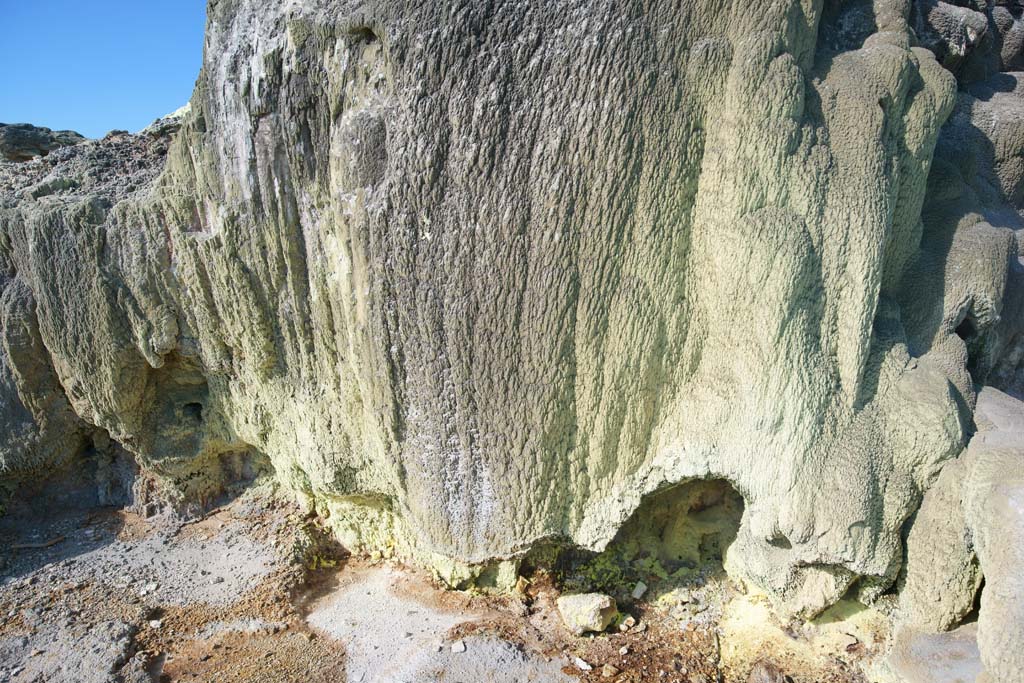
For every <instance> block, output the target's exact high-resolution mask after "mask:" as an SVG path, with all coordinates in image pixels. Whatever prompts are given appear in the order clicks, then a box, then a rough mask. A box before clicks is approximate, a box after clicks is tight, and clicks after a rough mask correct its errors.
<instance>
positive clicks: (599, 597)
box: [558, 593, 619, 636]
mask: <svg viewBox="0 0 1024 683" xmlns="http://www.w3.org/2000/svg"><path fill="white" fill-rule="evenodd" d="M558 613H559V614H561V615H562V621H564V622H565V625H566V626H567V627H568V628H569V630H570V631H572V632H573V633H574V634H576V635H578V636H580V635H583V634H584V633H587V632H594V633H600V632H601V631H604V630H605V629H606V628H608V626H609V625H611V623H612V621H614V620H615V616H616V615H617V614H618V613H619V610H618V607H617V606H616V605H615V599H614V598H612V597H611V596H608V595H604V594H603V593H579V594H576V595H563V596H562V597H560V598H558Z"/></svg>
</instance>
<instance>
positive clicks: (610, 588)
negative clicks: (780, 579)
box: [556, 479, 744, 601]
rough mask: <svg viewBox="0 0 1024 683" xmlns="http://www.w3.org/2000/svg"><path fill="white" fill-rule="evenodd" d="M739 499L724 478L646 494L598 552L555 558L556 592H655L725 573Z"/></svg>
mask: <svg viewBox="0 0 1024 683" xmlns="http://www.w3.org/2000/svg"><path fill="white" fill-rule="evenodd" d="M743 508H744V501H743V497H742V496H741V495H740V494H739V492H737V491H736V489H735V488H733V486H732V485H731V484H730V483H729V482H728V481H726V480H724V479H707V480H694V481H688V482H683V483H681V484H676V485H673V486H670V487H668V488H665V489H661V490H659V491H655V492H653V493H651V494H649V495H648V496H646V497H645V498H644V499H643V500H642V501H641V503H640V505H639V506H638V507H637V509H636V510H635V511H634V512H633V514H632V515H631V516H630V517H629V519H628V520H626V522H625V523H624V524H623V525H622V527H621V528H620V529H619V531H618V532H617V533H616V535H615V537H614V539H613V540H612V541H611V542H610V543H609V544H608V546H607V548H606V549H605V550H604V551H603V552H600V553H593V552H588V551H583V550H581V549H579V548H574V549H572V550H570V551H566V552H563V553H562V554H561V556H560V557H559V559H558V566H557V571H556V575H557V577H558V578H559V580H560V582H561V584H562V588H563V590H568V591H603V592H608V593H611V594H618V595H617V597H618V599H622V600H626V601H628V600H629V597H628V596H629V593H630V591H631V590H632V589H633V588H634V587H635V586H636V584H637V583H638V582H643V583H644V584H645V585H646V586H649V587H651V588H652V589H653V593H654V594H663V593H668V592H671V591H673V590H676V589H679V588H680V587H682V586H690V585H704V584H705V583H707V582H709V581H713V580H720V579H723V578H724V575H725V572H724V568H723V563H724V558H725V555H726V553H727V552H728V549H729V546H730V545H731V544H732V543H733V542H734V541H735V540H736V535H737V533H738V531H739V527H740V521H741V520H742V518H743Z"/></svg>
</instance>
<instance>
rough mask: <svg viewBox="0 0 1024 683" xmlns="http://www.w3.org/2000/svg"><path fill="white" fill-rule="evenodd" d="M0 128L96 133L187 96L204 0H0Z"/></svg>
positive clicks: (167, 108) (166, 109)
mask: <svg viewBox="0 0 1024 683" xmlns="http://www.w3.org/2000/svg"><path fill="white" fill-rule="evenodd" d="M0 17H2V18H3V24H4V27H3V33H2V37H0V122H3V123H34V124H36V125H38V126H47V127H49V128H53V129H55V130H56V129H71V130H77V131H78V132H79V133H81V134H82V135H85V136H86V137H102V136H103V135H104V134H106V133H107V132H108V131H110V130H113V129H124V130H130V131H132V132H135V131H138V130H140V129H142V128H145V127H146V126H147V125H149V124H150V123H151V122H152V121H153V119H156V118H158V117H160V116H163V115H164V114H169V113H170V112H172V111H174V110H175V109H177V108H178V107H180V106H181V105H183V104H185V103H186V102H188V100H189V97H191V95H192V87H193V86H194V85H195V81H196V76H198V75H199V66H200V64H201V62H202V52H203V26H204V23H205V21H206V0H0Z"/></svg>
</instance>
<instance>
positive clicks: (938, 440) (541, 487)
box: [0, 0, 1024, 623]
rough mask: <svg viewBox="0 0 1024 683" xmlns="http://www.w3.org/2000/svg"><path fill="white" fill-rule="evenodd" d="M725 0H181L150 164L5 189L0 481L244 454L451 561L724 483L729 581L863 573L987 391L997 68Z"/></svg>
mask: <svg viewBox="0 0 1024 683" xmlns="http://www.w3.org/2000/svg"><path fill="white" fill-rule="evenodd" d="M762 4H763V7H759V8H758V11H756V12H752V11H751V10H750V7H749V4H748V3H732V4H731V5H728V6H723V5H721V3H717V2H710V1H705V0H688V2H685V3H682V4H680V3H678V2H657V1H656V2H653V3H646V4H644V5H643V6H641V5H640V4H639V3H636V2H632V1H631V0H617V1H612V0H609V1H608V2H604V3H593V2H574V1H570V0H551V1H549V2H544V3H539V4H537V3H534V4H521V3H520V4H515V3H492V4H474V3H470V4H464V5H458V6H449V5H445V4H442V3H431V2H426V3H411V4H410V3H397V2H394V3H393V2H388V1H387V0H381V1H380V2H375V3H373V4H372V5H364V4H358V3H336V2H331V3H328V2H320V1H318V0H306V1H305V2H301V3H294V2H290V3H285V2H278V1H271V2H260V3H256V2H253V1H251V0H230V1H229V0H217V1H214V2H211V3H210V5H209V11H208V20H209V23H208V28H207V40H206V54H205V59H204V66H203V71H202V74H201V76H200V79H199V82H198V85H197V89H196V92H195V95H194V96H193V99H192V102H191V110H190V111H189V112H188V113H187V114H186V115H185V116H184V119H183V120H182V123H181V129H180V130H179V131H178V132H177V134H176V136H175V138H174V141H173V143H172V144H171V145H170V148H169V150H167V152H166V154H167V156H166V166H165V167H164V168H163V171H162V174H161V175H160V176H159V178H158V179H156V180H152V173H153V170H154V169H157V168H159V167H160V165H161V160H160V159H159V158H157V157H158V156H159V155H160V154H161V153H162V152H161V153H158V152H156V151H155V150H157V149H158V148H159V149H163V147H162V145H163V144H164V143H162V142H161V140H162V138H160V137H159V134H157V136H156V137H153V136H142V137H140V138H130V140H134V142H126V141H121V142H119V141H118V140H116V139H114V140H107V141H104V142H99V143H95V144H91V145H82V146H80V147H76V148H71V149H74V150H79V151H77V152H75V153H74V154H71V153H68V156H67V157H66V159H65V158H62V159H61V160H58V161H57V164H56V165H55V166H54V167H53V169H52V170H50V169H49V167H46V168H44V167H43V166H41V165H37V167H36V168H38V169H39V170H38V172H35V175H33V174H32V173H21V174H19V175H17V176H16V177H15V178H14V179H13V180H9V181H8V182H7V185H6V187H5V189H4V190H3V193H2V199H0V207H2V208H0V235H2V242H0V264H2V271H3V273H4V275H3V278H4V279H3V281H2V282H3V291H4V301H5V302H6V303H5V308H4V311H5V317H4V329H3V331H4V339H5V346H4V350H5V352H4V354H3V355H2V358H3V362H4V363H5V365H4V366H2V367H3V374H2V375H0V377H2V378H4V386H5V387H6V390H5V391H4V392H3V395H2V400H3V401H4V404H3V410H4V412H3V415H4V416H5V417H6V416H9V418H8V420H9V423H10V424H11V425H15V426H17V428H18V429H19V430H20V433H21V434H22V435H23V436H21V437H12V438H10V439H9V440H8V441H7V442H6V443H5V444H4V448H3V450H2V451H0V462H2V464H3V468H4V471H5V472H7V473H8V474H9V476H11V477H15V476H20V475H21V474H23V473H24V472H27V471H29V470H30V469H33V468H34V469H35V470H37V471H38V470H45V469H46V468H47V467H50V466H52V464H53V463H55V462H58V461H61V460H62V459H64V458H67V457H68V454H69V453H70V452H71V451H72V450H73V446H74V445H73V444H68V443H58V442H57V441H55V439H56V436H53V435H57V434H59V435H66V434H77V435H79V437H78V438H79V439H80V440H81V441H82V442H83V443H88V442H89V440H90V439H94V438H95V437H94V435H95V434H101V435H102V436H104V437H106V435H109V438H110V439H112V440H113V441H114V442H115V443H118V444H120V445H121V446H123V447H124V448H125V449H127V450H128V451H130V452H132V453H133V454H134V455H135V456H136V457H137V458H138V460H139V462H140V463H141V464H142V466H143V467H144V468H145V469H146V470H147V471H150V472H154V473H157V474H159V475H160V476H162V477H163V478H164V479H165V481H167V482H168V483H169V484H171V485H174V486H176V487H177V489H178V490H179V491H181V492H182V495H184V496H185V497H186V498H188V499H196V498H202V497H203V496H207V495H211V494H212V492H215V491H216V490H217V488H218V487H219V486H220V485H221V484H222V483H223V481H224V480H225V479H226V478H238V477H243V478H244V477H246V476H252V475H253V473H255V472H258V471H264V470H269V469H270V468H272V469H273V471H274V473H275V475H276V477H277V478H278V480H279V481H281V482H282V483H283V484H284V485H286V486H287V487H289V488H291V489H292V490H294V491H295V493H296V495H298V496H299V497H301V498H302V499H303V500H305V501H306V502H307V503H308V504H309V505H310V506H313V507H315V508H316V509H317V510H318V511H319V512H320V513H321V514H323V515H324V516H326V517H328V518H329V520H330V522H331V524H332V526H333V527H334V529H335V531H336V532H337V533H338V534H339V536H340V537H341V538H342V539H343V540H344V541H345V543H346V544H347V545H350V546H353V547H365V548H377V549H387V550H388V551H392V550H393V551H395V552H398V553H400V554H402V555H404V556H407V557H411V558H415V559H416V560H417V561H419V562H421V563H423V564H426V565H429V566H432V567H433V568H435V569H436V570H437V571H438V572H439V573H440V574H442V575H443V576H445V577H446V578H447V579H448V580H450V581H456V582H457V581H459V580H461V579H463V578H465V577H467V576H472V575H474V574H475V573H477V572H479V571H481V567H484V566H487V565H488V564H490V563H493V562H494V561H496V560H501V559H509V558H515V557H518V556H519V555H521V554H522V553H524V552H527V551H528V550H529V549H530V548H531V547H533V545H534V544H535V543H537V542H538V541H540V540H543V539H551V538H555V539H559V540H561V541H563V542H568V543H574V544H577V545H580V546H584V547H587V548H590V549H595V550H600V549H601V548H603V547H604V546H605V545H606V544H607V543H608V542H609V541H610V540H611V539H612V538H613V537H614V536H615V533H616V531H617V530H618V529H619V528H620V527H621V526H622V525H623V523H624V522H626V521H627V519H629V518H630V516H631V515H633V514H634V512H635V511H636V510H638V509H639V508H640V504H641V502H642V501H644V500H645V497H647V496H649V495H650V494H653V493H655V492H658V491H661V490H662V489H665V488H667V487H669V486H672V485H675V484H677V483H679V482H683V481H688V480H694V479H716V480H725V481H727V482H729V484H731V486H732V487H734V488H735V490H736V491H738V492H739V493H740V494H741V495H742V497H743V499H744V509H743V517H742V523H741V526H740V529H739V531H738V533H737V535H736V540H735V541H734V542H733V543H732V545H731V546H730V547H729V549H728V552H727V554H726V565H727V568H728V569H729V571H730V572H731V573H732V575H733V576H734V577H736V578H737V579H740V580H744V581H748V582H750V583H753V584H755V585H757V586H759V587H761V588H763V589H764V590H766V591H767V592H768V593H769V594H770V595H771V596H772V597H773V598H774V599H775V600H776V603H777V605H778V606H779V607H780V609H783V610H785V611H790V612H798V613H801V614H804V615H811V614H815V613H817V612H819V611H820V610H822V609H824V608H825V607H826V606H828V605H829V604H831V603H833V602H834V601H836V600H837V599H838V598H839V597H840V596H842V595H844V594H846V593H848V592H851V591H852V594H854V595H856V596H858V597H859V598H861V599H862V600H865V601H869V600H873V599H874V598H876V597H878V596H879V595H881V594H882V593H883V592H884V591H885V590H886V589H888V588H889V587H890V586H892V585H893V584H894V582H895V581H896V579H897V576H898V575H899V572H900V568H901V566H902V565H903V562H904V557H903V539H902V535H901V530H902V529H903V528H904V525H905V523H906V522H907V520H908V519H909V518H910V517H911V515H912V514H913V513H914V511H915V510H917V508H918V507H919V505H920V503H921V499H922V496H923V495H924V493H925V491H926V490H927V489H928V488H929V487H930V486H931V485H932V483H933V482H935V481H936V479H937V478H938V477H939V476H940V472H941V471H942V469H943V466H944V465H946V464H947V463H951V462H955V459H956V458H957V456H958V455H959V454H960V453H961V451H962V449H963V446H964V445H965V443H966V441H967V439H968V437H969V435H970V433H971V432H972V430H973V412H974V407H975V404H976V402H977V387H978V386H979V385H980V384H981V383H984V382H985V381H986V380H987V379H988V378H990V377H991V378H992V381H994V382H996V383H997V385H998V386H1001V387H1003V388H1005V389H1007V390H1008V391H1009V390H1011V389H1012V387H1019V386H1020V382H1021V381H1022V380H1021V360H1020V359H1021V348H1022V343H1021V327H1020V317H1019V315H1018V312H1019V310H1020V309H1019V306H1020V305H1021V304H1020V300H1021V294H1020V291H1021V287H1020V266H1019V257H1020V253H1019V246H1018V241H1017V234H1018V233H1017V231H1018V230H1019V229H1020V227H1021V226H1020V214H1019V213H1018V208H1019V206H1020V203H1019V193H1018V189H1019V188H1018V187H1017V185H1018V184H1019V179H1020V175H1019V164H1018V161H1019V159H1018V157H1019V154H1020V151H1021V150H1022V149H1024V141H1021V139H1020V137H1019V135H1018V133H1017V123H1016V121H1017V120H1018V117H1019V115H1020V112H1022V111H1024V108H1021V107H1020V106H1019V103H1018V96H1017V94H1016V93H1017V86H1016V82H1017V81H1016V77H1015V76H1014V75H1012V74H1007V73H1002V72H1001V71H999V70H998V68H999V67H1002V66H1005V65H1007V64H1011V65H1012V64H1013V63H1015V62H1014V60H1015V59H1016V58H1017V57H1015V56H1011V57H1009V58H1007V57H1005V56H1003V53H1002V52H999V51H998V50H997V51H995V52H994V51H993V50H995V48H994V47H992V46H990V45H989V44H988V43H985V41H984V39H982V40H979V39H978V37H977V35H974V36H973V37H972V34H971V31H973V30H974V29H971V31H968V32H967V33H965V34H964V35H966V36H967V38H965V39H964V38H962V37H961V38H957V37H956V36H950V35H947V34H948V33H949V31H950V30H951V28H950V26H956V27H959V26H961V24H955V25H954V24H950V23H949V22H947V21H945V20H943V21H941V22H940V21H933V20H932V19H931V17H933V16H939V14H941V13H939V14H936V13H935V11H933V10H931V9H928V8H927V7H925V5H923V4H918V5H915V6H914V7H913V8H911V7H910V6H909V5H908V3H906V2H901V1H899V0H891V1H886V0H878V1H877V2H874V3H868V2H838V1H836V2H826V3H823V4H822V3H797V2H792V1H790V0H772V1H771V2H765V3H762ZM941 4H942V3H939V5H941ZM993 12H994V10H993V11H990V12H988V13H987V14H986V13H984V12H983V13H982V14H983V16H985V17H995V16H996V15H995V14H994V13H993ZM943 16H944V15H943ZM1000 16H1002V15H1000ZM986 21H987V20H986ZM993 21H995V19H994V18H993ZM917 22H925V23H926V24H927V25H928V26H929V27H930V28H929V30H930V31H931V34H932V35H934V36H938V37H939V38H941V40H940V39H939V38H935V39H934V40H931V41H930V42H926V43H925V44H927V45H929V46H931V47H933V48H934V49H935V50H936V52H940V49H939V46H940V45H944V46H946V47H944V48H942V49H943V50H945V52H943V53H941V54H940V58H942V59H943V60H944V63H945V64H946V67H949V68H950V69H954V70H955V71H956V76H959V77H960V82H961V84H962V85H964V89H962V90H960V91H958V89H957V79H956V77H955V76H954V74H953V73H952V72H951V71H950V70H949V69H947V68H946V67H944V66H943V65H942V64H940V63H939V62H938V61H937V60H936V57H935V54H934V53H933V52H932V51H930V50H928V49H925V48H924V47H921V46H919V45H918V42H917V41H918V35H917V34H918V32H916V31H915V30H914V28H913V26H914V25H918V23H917ZM1004 23H1005V22H1004ZM1011 24H1012V26H1010V28H1009V29H1007V31H1008V32H1007V33H1005V36H1004V40H1003V42H1002V48H1001V49H1008V48H1006V44H1007V43H1008V42H1010V35H1011V33H1012V31H1013V30H1015V29H1014V28H1013V27H1014V26H1016V24H1015V23H1014V22H1011ZM1001 25H1002V24H1000V26H1001ZM964 26H968V27H969V25H968V24H964ZM970 26H973V24H970ZM958 30H959V29H958ZM965 30H966V29H965ZM1000 30H1002V29H999V30H993V29H992V27H991V26H988V28H987V29H986V33H985V34H984V35H985V36H989V37H990V38H991V37H992V36H993V35H1003V34H1001V33H999V31H1000ZM921 33H922V35H923V32H921ZM983 38H984V37H983ZM958 41H959V42H958ZM972 50H973V51H972ZM957 51H959V52H957ZM979 51H983V52H984V53H985V55H987V57H985V59H986V60H988V61H984V60H982V57H981V56H979V54H976V53H977V52H979ZM960 52H962V53H964V54H963V55H962V57H963V58H962V59H960V60H959V62H957V64H953V63H951V62H948V61H947V60H946V56H947V55H949V54H955V55H957V56H958V57H959V56H960ZM997 53H998V57H996V56H993V55H996V54H997ZM977 64H985V65H988V66H985V67H984V68H983V67H982V66H976V65H977ZM992 64H995V67H993V68H995V70H992V69H989V67H991V66H992ZM986 69H989V71H986ZM947 120H948V123H947ZM944 124H945V125H944ZM117 144H130V145H132V146H133V147H132V148H133V149H135V147H134V146H135V145H139V146H140V147H139V152H138V153H139V154H141V155H143V157H145V158H144V159H140V163H139V164H134V163H133V161H132V158H131V157H130V156H129V158H128V159H124V158H122V157H121V156H120V155H116V158H117V163H118V164H121V166H120V167H118V168H110V169H107V170H104V167H103V166H102V164H100V166H96V167H94V166H92V165H89V164H88V163H86V165H85V166H84V167H83V166H78V165H77V164H80V163H84V162H87V161H89V160H90V159H93V158H94V157H98V158H104V156H105V155H107V154H109V152H108V150H111V149H113V147H112V146H113V145H117ZM61 152H63V150H61ZM61 152H55V153H54V154H59V153H61ZM90 155H93V157H90ZM148 155H154V156H148ZM52 156H53V155H51V157H52ZM933 159H934V163H933ZM48 160H49V158H48ZM48 160H47V161H48ZM31 163H35V164H40V163H41V162H31ZM90 163H91V162H90ZM108 170H109V171H110V173H108ZM44 171H45V173H44ZM115 175H116V177H117V178H118V180H117V182H116V183H113V182H112V180H111V178H113V177H114V176H115ZM19 330H27V331H22V332H18V331H19ZM10 433H11V434H17V433H19V432H16V431H11V432H10ZM23 444H30V445H31V444H34V445H33V446H32V448H30V449H26V448H25V447H24V445H23ZM983 523H984V522H983ZM978 557H979V559H980V560H981V565H980V567H981V571H982V572H983V573H985V575H986V576H987V575H988V571H987V569H986V567H985V562H986V560H985V557H984V555H983V553H979V554H978ZM961 559H962V558H961ZM951 563H952V564H955V561H954V560H951ZM952 564H951V566H952ZM961 564H962V563H961ZM969 564H970V560H968V564H967V565H964V566H969ZM971 581H974V579H971V580H970V581H965V585H968V584H970V583H971ZM958 613H959V608H957V609H954V610H952V611H950V612H949V614H951V615H952V616H951V617H949V618H947V617H942V618H941V619H940V620H939V621H940V622H942V623H946V622H947V621H948V620H949V619H950V618H951V619H954V620H955V618H956V614H958Z"/></svg>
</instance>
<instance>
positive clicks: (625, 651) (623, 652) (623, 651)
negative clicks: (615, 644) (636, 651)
mask: <svg viewBox="0 0 1024 683" xmlns="http://www.w3.org/2000/svg"><path fill="white" fill-rule="evenodd" d="M619 654H620V655H622V656H623V657H625V656H626V655H628V654H629V648H628V647H626V646H625V645H623V646H622V647H620V648H619Z"/></svg>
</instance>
